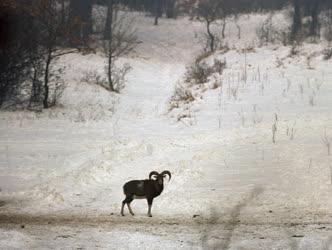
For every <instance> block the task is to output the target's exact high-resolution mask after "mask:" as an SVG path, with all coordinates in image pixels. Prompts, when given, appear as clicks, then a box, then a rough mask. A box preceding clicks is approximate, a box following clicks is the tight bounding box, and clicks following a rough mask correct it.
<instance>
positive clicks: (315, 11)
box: [309, 0, 320, 37]
mask: <svg viewBox="0 0 332 250" xmlns="http://www.w3.org/2000/svg"><path fill="white" fill-rule="evenodd" d="M312 4H313V6H312V8H311V11H310V15H311V23H310V32H309V35H310V36H314V37H317V36H319V21H318V15H319V5H320V0H315V1H314V2H313V3H312Z"/></svg>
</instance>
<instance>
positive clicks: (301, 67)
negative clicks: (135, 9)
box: [0, 15, 332, 249]
mask: <svg viewBox="0 0 332 250" xmlns="http://www.w3.org/2000/svg"><path fill="white" fill-rule="evenodd" d="M266 17H267V16H264V15H250V16H243V17H241V18H240V20H239V24H240V25H241V29H242V39H241V40H238V39H237V29H236V27H235V25H234V24H232V23H230V24H229V25H228V26H227V28H226V40H227V43H228V46H229V48H230V50H229V51H227V52H226V53H223V52H222V51H219V52H218V51H217V52H216V53H215V54H214V55H211V56H210V57H207V58H206V59H205V60H206V62H207V63H208V64H211V63H212V62H213V61H214V60H215V59H218V60H221V61H225V62H226V68H225V70H224V71H223V74H222V75H215V77H213V78H211V79H210V80H209V82H207V83H206V84H203V85H201V86H194V87H190V91H191V92H192V93H193V96H194V97H195V100H194V101H193V102H190V103H180V105H179V106H178V107H175V108H172V109H171V108H170V100H171V97H172V95H173V93H174V89H175V86H176V85H177V84H181V83H182V82H183V78H184V74H185V71H186V66H188V65H190V64H191V63H192V61H193V59H194V58H195V56H196V55H198V54H199V53H200V50H201V45H200V44H199V41H200V37H201V36H202V34H203V32H204V26H203V24H202V23H200V22H198V21H189V20H188V18H179V19H178V20H165V19H162V20H160V25H159V26H157V27H155V26H153V25H152V20H151V18H149V17H145V16H144V15H139V16H137V17H136V24H137V29H138V33H137V34H138V37H139V39H140V41H141V43H140V45H139V47H138V48H137V50H136V52H135V53H134V54H133V55H131V56H130V57H127V58H122V59H121V61H120V63H129V64H130V65H131V66H132V68H133V69H132V71H131V72H130V73H129V75H128V82H127V85H126V88H125V89H124V90H123V92H122V93H121V94H112V93H109V92H107V91H106V90H105V89H103V88H100V87H97V86H95V85H91V84H88V83H84V82H82V80H81V79H82V77H83V75H84V72H86V71H97V72H100V73H102V72H103V69H104V62H105V58H103V57H102V56H101V55H100V54H98V53H97V54H93V55H79V54H75V55H66V56H64V57H62V58H61V60H60V61H59V62H58V63H59V64H61V65H64V66H66V72H65V75H64V78H65V80H66V83H67V88H66V90H65V93H64V96H63V97H62V99H61V107H58V108H54V109H50V110H46V111H43V112H41V113H32V112H27V111H16V112H4V111H2V112H1V113H0V187H1V189H2V191H1V192H0V232H1V234H0V248H2V249H48V248H51V249H95V248H104V249H137V248H139V249H178V248H183V249H332V213H331V211H332V210H331V209H332V199H331V192H332V163H331V162H332V161H331V156H330V155H328V149H327V145H326V142H332V111H331V107H332V98H331V97H332V68H331V61H324V60H323V55H322V53H321V52H322V50H323V49H324V44H304V45H303V46H301V47H300V48H299V49H298V53H297V55H295V56H294V55H291V53H290V51H291V48H290V47H283V46H281V45H269V46H267V47H259V46H258V44H259V41H258V40H257V37H256V33H255V31H256V28H257V27H258V26H259V25H260V24H261V23H262V22H263V21H264V20H265V19H266ZM276 18H277V23H279V22H278V18H280V19H282V18H283V17H282V15H277V17H276ZM280 23H282V22H280ZM280 25H281V24H280ZM214 82H217V83H218V84H217V85H216V87H214V86H213V85H214ZM179 117H180V118H181V119H179ZM182 118H183V119H182ZM273 127H274V128H276V132H275V143H273V141H272V135H273V133H272V130H273ZM324 142H325V143H324ZM165 169H167V170H170V171H171V173H172V179H171V181H170V182H169V183H167V182H166V186H165V190H164V192H163V193H162V194H161V196H160V197H158V198H157V199H155V201H154V204H153V207H152V214H153V216H154V217H153V218H148V217H147V216H146V212H147V204H146V201H145V200H141V201H140V200H136V201H134V202H133V204H132V207H133V210H134V212H135V213H136V215H135V216H134V217H132V216H130V215H129V214H128V212H127V211H126V213H127V214H126V216H125V217H121V216H120V214H119V212H120V207H121V201H122V200H123V198H124V197H123V191H122V185H123V184H124V183H125V182H126V181H128V180H130V179H144V178H147V177H148V173H149V172H150V171H152V170H157V171H162V170H165Z"/></svg>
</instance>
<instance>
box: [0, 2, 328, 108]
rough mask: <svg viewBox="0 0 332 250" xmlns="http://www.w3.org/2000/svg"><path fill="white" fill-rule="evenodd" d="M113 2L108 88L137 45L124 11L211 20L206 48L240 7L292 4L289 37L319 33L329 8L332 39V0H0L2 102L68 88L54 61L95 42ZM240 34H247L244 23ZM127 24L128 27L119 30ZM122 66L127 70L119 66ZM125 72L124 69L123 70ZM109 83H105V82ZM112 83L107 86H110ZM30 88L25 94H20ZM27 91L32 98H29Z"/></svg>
mask: <svg viewBox="0 0 332 250" xmlns="http://www.w3.org/2000/svg"><path fill="white" fill-rule="evenodd" d="M94 5H103V6H104V7H105V8H106V9H107V15H106V20H105V27H104V32H103V34H102V37H101V38H100V39H102V40H103V41H104V43H103V44H104V51H105V56H106V57H107V59H108V60H107V61H108V65H107V86H108V87H107V88H108V89H109V90H111V91H119V87H117V85H118V86H119V83H117V82H116V81H117V80H116V79H119V77H115V76H114V74H115V73H114V72H116V71H117V69H116V68H115V61H116V60H117V58H118V57H120V56H122V55H124V54H126V53H129V52H130V51H131V50H132V49H133V48H134V47H135V45H136V44H137V41H136V40H135V35H134V34H133V33H132V32H131V29H130V27H129V26H128V25H129V24H127V23H126V24H121V23H120V22H121V20H122V21H123V19H119V20H115V18H117V17H118V15H117V14H115V13H116V12H117V11H119V10H126V11H140V12H146V13H150V15H151V16H152V17H153V18H152V20H151V23H153V24H155V25H158V20H159V18H160V17H162V16H165V17H167V18H176V17H177V15H180V14H181V15H183V14H186V15H190V16H191V18H197V19H199V20H202V21H204V22H205V23H206V33H207V36H206V37H207V43H208V46H207V47H208V48H209V49H210V50H211V51H213V50H215V49H216V48H217V44H218V41H217V40H218V39H223V38H225V34H224V30H225V26H226V24H227V21H229V20H230V18H233V21H234V22H235V23H236V20H237V17H238V16H239V14H244V13H252V12H273V11H277V10H281V9H283V8H289V9H291V10H292V11H291V29H290V30H289V34H287V40H288V42H289V43H298V42H300V41H301V40H302V39H304V38H306V37H310V36H311V37H319V36H320V35H321V33H322V32H321V27H322V19H321V18H320V17H321V14H322V13H324V15H325V22H326V23H325V24H324V25H325V26H324V27H325V33H326V39H327V40H329V41H332V28H331V27H332V11H331V9H332V1H330V0H2V1H1V2H0V107H1V106H2V105H3V104H4V103H7V104H11V103H13V104H17V103H19V102H20V101H22V100H23V101H24V102H25V104H26V102H28V106H30V107H31V106H40V105H41V106H42V107H43V108H48V107H50V106H53V105H55V104H56V101H57V99H58V97H59V96H60V95H61V92H62V91H63V84H62V80H61V77H60V76H61V73H62V71H63V68H59V67H55V65H56V64H55V63H54V62H55V61H56V60H57V59H58V58H59V57H60V56H62V55H64V54H67V53H73V52H77V51H86V50H88V49H89V43H90V37H91V35H92V34H93V32H94V31H93V16H92V13H93V6H94ZM217 20H222V22H221V23H222V25H223V28H222V37H221V38H219V37H216V35H215V34H214V33H213V32H212V31H211V27H210V26H211V24H213V23H214V22H215V21H217ZM236 27H237V28H238V30H239V32H238V34H239V35H238V37H239V38H241V30H240V26H239V25H237V26H236ZM120 29H122V30H120ZM120 71H121V70H120ZM122 72H123V71H122ZM104 85H105V84H104ZM105 86H106V85H105ZM22 95H24V97H25V98H21V97H22ZM27 97H28V98H27Z"/></svg>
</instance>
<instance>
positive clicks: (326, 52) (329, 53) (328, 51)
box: [323, 48, 332, 60]
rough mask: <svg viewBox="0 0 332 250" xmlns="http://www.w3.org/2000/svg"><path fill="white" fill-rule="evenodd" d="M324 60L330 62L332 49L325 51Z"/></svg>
mask: <svg viewBox="0 0 332 250" xmlns="http://www.w3.org/2000/svg"><path fill="white" fill-rule="evenodd" d="M323 55H324V57H323V58H324V60H330V59H331V58H332V48H327V49H324V50H323Z"/></svg>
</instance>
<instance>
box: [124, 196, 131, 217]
mask: <svg viewBox="0 0 332 250" xmlns="http://www.w3.org/2000/svg"><path fill="white" fill-rule="evenodd" d="M132 201H133V197H132V196H126V199H124V200H123V201H122V206H121V215H122V216H124V213H123V210H124V205H125V204H126V203H127V206H128V209H129V212H130V213H131V214H133V211H132V210H131V209H130V205H128V204H129V203H130V202H132Z"/></svg>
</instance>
